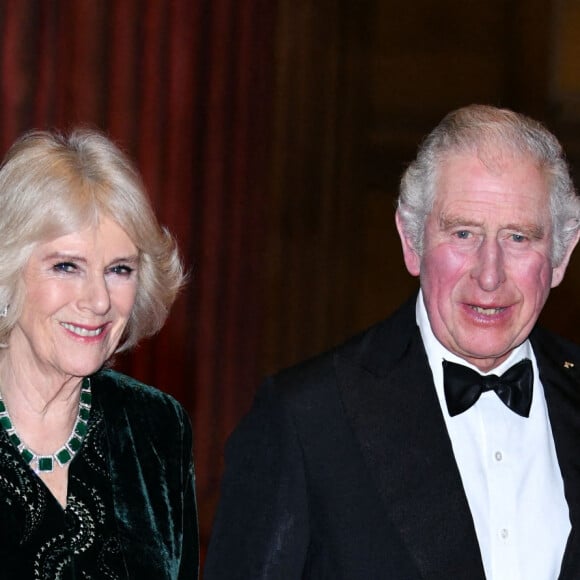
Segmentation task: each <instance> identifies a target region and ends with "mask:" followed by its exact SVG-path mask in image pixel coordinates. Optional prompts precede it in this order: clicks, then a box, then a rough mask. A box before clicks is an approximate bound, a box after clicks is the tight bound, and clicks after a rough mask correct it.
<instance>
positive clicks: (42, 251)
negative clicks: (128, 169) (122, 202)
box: [9, 218, 139, 381]
mask: <svg viewBox="0 0 580 580" xmlns="http://www.w3.org/2000/svg"><path fill="white" fill-rule="evenodd" d="M138 274H139V254H138V251H137V248H136V247H135V245H134V244H133V242H132V241H131V239H130V238H129V236H128V235H127V234H126V233H125V231H124V230H123V229H121V227H120V226H118V225H117V224H116V223H115V222H113V221H112V220H110V219H107V218H103V219H101V221H100V222H99V225H98V226H96V227H89V228H87V229H85V230H82V231H79V232H77V233H73V234H69V235H66V236H61V237H59V238H56V239H54V240H51V241H49V242H46V243H42V244H39V245H38V246H37V247H36V248H35V250H34V251H33V253H32V256H31V257H30V260H29V261H28V264H27V265H26V268H25V270H24V276H23V279H24V288H25V293H26V294H25V301H24V307H23V310H22V315H21V316H20V318H19V320H18V322H17V324H16V326H15V327H14V329H13V330H12V332H11V334H10V338H9V356H10V361H11V364H12V365H18V368H19V370H24V371H25V372H27V373H28V374H29V376H30V378H34V377H37V378H41V377H44V380H47V379H51V378H52V379H55V380H57V381H59V380H67V379H69V378H71V377H83V376H86V375H89V374H91V373H93V372H95V371H96V370H98V369H99V368H100V367H101V366H102V365H103V363H104V362H105V361H106V360H107V359H108V358H109V357H110V356H111V355H112V354H113V352H114V351H115V349H116V348H117V345H118V344H119V341H120V339H121V336H122V335H123V331H124V330H125V327H126V326H127V322H128V320H129V317H130V315H131V311H132V308H133V304H134V303H135V295H136V292H137V283H138Z"/></svg>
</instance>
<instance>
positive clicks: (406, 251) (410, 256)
mask: <svg viewBox="0 0 580 580" xmlns="http://www.w3.org/2000/svg"><path fill="white" fill-rule="evenodd" d="M395 223H396V224H397V231H398V232H399V237H400V238H401V246H402V247H403V258H404V260H405V266H407V270H408V272H409V274H411V276H418V275H419V273H420V271H421V258H420V256H419V254H418V253H417V251H416V250H415V247H414V246H413V243H412V241H411V239H410V238H409V236H407V234H406V233H405V228H404V226H403V220H402V219H401V216H400V215H399V210H397V212H396V213H395Z"/></svg>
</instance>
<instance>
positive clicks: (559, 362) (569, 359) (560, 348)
mask: <svg viewBox="0 0 580 580" xmlns="http://www.w3.org/2000/svg"><path fill="white" fill-rule="evenodd" d="M530 342H531V343H532V348H533V349H534V353H535V354H536V356H538V355H541V356H542V357H543V358H545V359H547V360H548V361H549V362H551V363H552V364H553V365H554V366H565V367H567V368H572V367H576V368H577V369H580V345H578V344H576V343H575V342H572V341H570V340H568V339H566V338H564V337H562V336H560V335H558V334H556V333H554V332H552V331H550V330H548V329H546V328H544V327H541V326H536V327H535V328H534V330H533V331H532V333H531V334H530Z"/></svg>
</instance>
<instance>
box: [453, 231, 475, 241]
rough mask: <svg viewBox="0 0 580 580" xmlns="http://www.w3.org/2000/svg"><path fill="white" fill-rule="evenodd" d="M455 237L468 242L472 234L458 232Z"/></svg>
mask: <svg viewBox="0 0 580 580" xmlns="http://www.w3.org/2000/svg"><path fill="white" fill-rule="evenodd" d="M455 236H456V237H458V238H459V239H460V240H467V239H468V238H469V237H470V236H471V232H468V231H467V230H459V231H458V232H455Z"/></svg>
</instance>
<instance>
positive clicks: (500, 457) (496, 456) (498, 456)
mask: <svg viewBox="0 0 580 580" xmlns="http://www.w3.org/2000/svg"><path fill="white" fill-rule="evenodd" d="M494 457H495V460H496V461H501V460H502V459H503V455H502V453H501V451H496V452H495V454H494Z"/></svg>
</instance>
